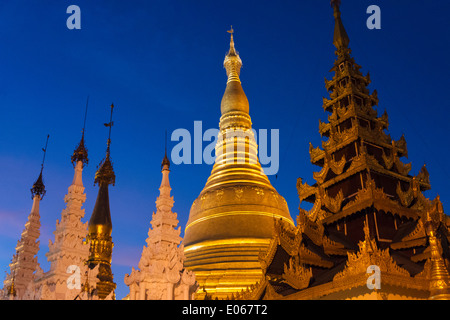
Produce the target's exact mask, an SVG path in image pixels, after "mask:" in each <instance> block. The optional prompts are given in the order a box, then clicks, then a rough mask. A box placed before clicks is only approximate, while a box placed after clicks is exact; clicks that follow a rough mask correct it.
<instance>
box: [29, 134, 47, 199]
mask: <svg viewBox="0 0 450 320" xmlns="http://www.w3.org/2000/svg"><path fill="white" fill-rule="evenodd" d="M49 137H50V135H49V134H48V135H47V141H46V142H45V148H42V151H44V156H43V158H42V164H41V172H40V173H39V177H38V178H37V180H36V181H35V182H34V184H33V187H32V188H31V199H34V197H35V196H37V195H38V196H39V197H40V199H41V200H42V198H44V195H45V193H46V191H45V185H44V181H43V179H42V171H43V170H44V163H45V154H46V153H47V145H48V138H49Z"/></svg>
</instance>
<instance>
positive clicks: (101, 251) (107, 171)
mask: <svg viewBox="0 0 450 320" xmlns="http://www.w3.org/2000/svg"><path fill="white" fill-rule="evenodd" d="M113 109H114V105H111V119H110V122H109V123H108V124H105V125H106V126H107V127H109V136H108V142H107V148H106V156H105V159H103V160H102V162H101V163H100V166H99V169H98V170H97V172H96V174H95V180H94V182H95V184H98V185H99V190H98V195H97V200H96V201H95V206H94V211H93V212H92V215H91V218H90V220H89V224H88V235H87V237H86V240H85V241H86V243H89V257H88V261H87V265H88V266H89V268H90V269H91V270H93V269H94V268H95V267H97V266H98V274H97V278H98V279H99V281H98V282H97V286H96V289H97V294H98V297H99V299H102V300H103V299H109V298H112V299H115V295H114V290H115V288H116V284H115V283H114V279H113V273H112V271H111V259H112V250H113V246H114V244H113V242H112V237H111V233H112V222H111V212H110V209H109V192H108V186H109V185H110V184H112V185H114V183H115V179H116V176H115V174H114V170H113V167H112V163H111V159H110V146H111V127H112V125H113V122H112V113H113Z"/></svg>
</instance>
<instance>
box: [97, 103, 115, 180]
mask: <svg viewBox="0 0 450 320" xmlns="http://www.w3.org/2000/svg"><path fill="white" fill-rule="evenodd" d="M113 109H114V104H111V116H110V120H109V123H105V124H104V126H105V127H109V134H108V141H107V147H106V157H105V159H103V160H102V162H100V165H99V167H100V169H98V170H97V172H96V173H95V180H94V185H95V184H96V183H102V182H104V183H107V184H112V185H114V183H115V181H116V176H115V174H114V170H113V167H112V163H111V159H110V146H111V128H112V126H113V125H114V122H113V121H112V115H113Z"/></svg>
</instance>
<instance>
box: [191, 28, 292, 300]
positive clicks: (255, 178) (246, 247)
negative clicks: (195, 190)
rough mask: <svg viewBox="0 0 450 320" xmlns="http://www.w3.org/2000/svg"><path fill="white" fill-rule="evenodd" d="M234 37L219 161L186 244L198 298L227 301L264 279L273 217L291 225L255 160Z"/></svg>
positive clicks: (194, 213)
mask: <svg viewBox="0 0 450 320" xmlns="http://www.w3.org/2000/svg"><path fill="white" fill-rule="evenodd" d="M229 32H230V33H231V41H230V49H229V51H228V54H227V55H226V56H225V61H224V67H225V69H226V73H227V77H228V80H227V86H226V89H225V93H224V95H223V98H222V102H221V106H220V110H221V118H220V123H219V127H220V132H219V137H218V141H217V144H216V147H215V151H216V161H215V163H214V166H213V169H212V172H211V175H210V177H209V178H208V180H207V182H206V185H205V187H204V189H203V190H202V191H201V193H200V195H199V196H198V198H197V199H196V200H195V201H194V203H193V204H192V207H191V211H190V214H189V220H188V222H187V225H186V230H185V237H184V240H183V244H184V248H185V254H186V262H185V265H186V267H187V268H189V269H191V270H192V271H194V272H195V274H196V277H197V281H198V282H199V285H200V288H201V290H199V291H198V292H199V293H198V295H197V298H198V299H202V298H204V297H205V295H206V294H208V296H209V297H211V298H216V297H217V298H226V297H228V296H230V295H231V294H232V293H233V292H239V291H241V290H243V289H246V288H247V287H249V286H251V285H253V284H254V283H256V282H257V281H258V280H259V279H260V278H261V276H262V270H261V266H260V264H259V262H258V256H259V254H260V252H261V251H263V250H265V249H267V246H268V244H269V241H270V239H271V238H272V236H273V232H274V221H275V219H282V220H283V221H286V222H287V223H288V224H290V225H293V221H292V219H291V217H290V215H289V209H288V207H287V204H286V201H285V200H284V198H283V197H282V196H280V195H279V194H278V192H277V191H276V190H275V188H274V187H273V186H272V185H271V184H270V181H269V179H268V178H267V176H266V175H265V174H264V173H263V171H262V168H261V165H260V163H259V161H258V157H257V145H256V141H255V139H254V136H253V132H252V122H251V118H250V115H249V102H248V99H247V97H246V95H245V93H244V90H243V89H242V85H241V81H240V78H239V75H240V69H241V66H242V61H241V59H240V57H239V54H238V53H237V52H236V49H235V46H234V39H233V29H231V30H230V31H229Z"/></svg>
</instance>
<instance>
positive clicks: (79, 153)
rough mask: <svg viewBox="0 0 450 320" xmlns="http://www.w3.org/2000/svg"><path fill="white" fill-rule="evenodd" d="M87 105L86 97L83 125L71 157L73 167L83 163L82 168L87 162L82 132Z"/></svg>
mask: <svg viewBox="0 0 450 320" xmlns="http://www.w3.org/2000/svg"><path fill="white" fill-rule="evenodd" d="M88 104H89V96H88V97H87V101H86V110H85V112H84V123H83V129H82V131H81V140H80V143H79V144H78V146H77V148H76V149H75V151H74V152H73V154H72V157H71V160H72V164H73V166H74V167H75V166H76V165H77V163H78V161H82V162H83V167H84V166H86V165H87V164H88V162H89V159H88V154H87V149H86V147H85V146H84V132H85V129H86V117H87V110H88Z"/></svg>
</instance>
